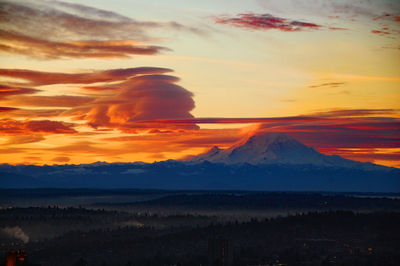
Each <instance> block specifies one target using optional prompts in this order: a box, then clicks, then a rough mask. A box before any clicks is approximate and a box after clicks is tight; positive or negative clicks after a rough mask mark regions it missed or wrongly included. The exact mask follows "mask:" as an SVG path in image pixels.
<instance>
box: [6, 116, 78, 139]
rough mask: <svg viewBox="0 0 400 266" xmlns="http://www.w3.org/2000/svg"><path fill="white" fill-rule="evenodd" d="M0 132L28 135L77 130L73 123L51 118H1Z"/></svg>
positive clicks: (67, 132) (68, 132)
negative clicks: (22, 119) (20, 119)
mask: <svg viewBox="0 0 400 266" xmlns="http://www.w3.org/2000/svg"><path fill="white" fill-rule="evenodd" d="M0 132H1V133H2V134H6V135H19V134H22V135H27V134H34V133H46V134H72V133H76V130H75V129H73V128H72V124H68V123H64V122H59V121H51V120H24V121H19V120H13V119H2V120H0Z"/></svg>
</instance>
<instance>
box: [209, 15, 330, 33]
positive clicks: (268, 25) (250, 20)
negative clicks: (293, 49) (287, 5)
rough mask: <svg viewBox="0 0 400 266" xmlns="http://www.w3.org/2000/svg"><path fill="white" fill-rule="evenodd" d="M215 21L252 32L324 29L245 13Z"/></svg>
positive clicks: (301, 22) (273, 17) (298, 22)
mask: <svg viewBox="0 0 400 266" xmlns="http://www.w3.org/2000/svg"><path fill="white" fill-rule="evenodd" d="M214 21H215V22H216V23H218V24H226V25H231V26H234V27H238V28H244V29H250V30H271V29H274V30H279V31H285V32H294V31H303V30H310V29H312V30H316V29H321V28H322V26H321V25H318V24H314V23H309V22H303V21H297V20H290V19H286V18H280V17H275V16H273V15H270V14H253V13H244V14H238V15H237V16H236V17H232V16H219V17H215V18H214Z"/></svg>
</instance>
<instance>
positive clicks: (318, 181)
mask: <svg viewBox="0 0 400 266" xmlns="http://www.w3.org/2000/svg"><path fill="white" fill-rule="evenodd" d="M39 187H57V188H78V187H79V188H82V187H85V188H142V189H194V190H198V189H205V190H213V189H218V190H221V189H223V190H266V191H272V190H280V191H346V192H351V191H354V192H400V169H397V168H392V167H385V166H381V165H376V164H372V163H362V162H357V161H353V160H348V159H345V158H342V157H340V156H337V155H324V154H322V153H320V152H318V151H317V150H315V149H314V148H312V147H309V146H306V145H304V144H303V143H301V142H299V141H298V140H296V139H294V138H293V137H291V136H289V135H286V134H284V133H269V134H257V135H254V136H252V137H250V138H249V139H247V140H246V141H245V142H243V143H241V144H237V145H234V146H233V147H231V148H228V149H220V148H218V147H213V148H212V149H210V150H209V151H208V152H206V153H204V154H201V155H198V156H194V157H192V158H190V159H187V160H184V161H176V160H167V161H162V162H155V163H142V162H135V163H103V162H98V163H93V164H81V165H51V166H49V165H44V166H34V165H17V166H12V165H9V164H2V165H0V188H39Z"/></svg>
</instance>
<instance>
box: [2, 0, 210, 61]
mask: <svg viewBox="0 0 400 266" xmlns="http://www.w3.org/2000/svg"><path fill="white" fill-rule="evenodd" d="M0 17H1V20H0V22H1V23H0V34H1V36H2V38H1V40H0V51H2V52H6V53H14V54H22V55H25V56H29V57H35V58H43V59H59V58H127V57H131V56H132V55H153V54H157V53H159V52H161V51H168V50H169V49H167V48H165V47H161V46H155V45H150V44H148V43H149V42H157V40H159V39H160V38H159V37H157V36H151V35H152V34H151V33H152V32H153V31H154V29H167V30H169V31H187V32H193V33H195V34H203V33H202V31H201V30H200V29H197V28H195V27H188V26H185V25H182V24H180V23H178V22H176V21H168V22H159V21H138V20H134V19H132V18H129V17H126V16H122V15H120V14H118V13H115V12H111V11H106V10H102V9H97V8H94V7H89V6H86V5H82V4H72V3H67V2H59V1H43V0H37V1H9V0H5V1H2V3H1V5H0Z"/></svg>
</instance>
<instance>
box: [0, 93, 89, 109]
mask: <svg viewBox="0 0 400 266" xmlns="http://www.w3.org/2000/svg"><path fill="white" fill-rule="evenodd" d="M92 101H94V98H93V97H87V96H68V95H58V96H19V97H13V98H11V99H9V100H7V101H5V103H7V104H9V105H16V106H47V107H74V106H80V105H85V104H88V103H90V102H92ZM3 102H4V101H3Z"/></svg>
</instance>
